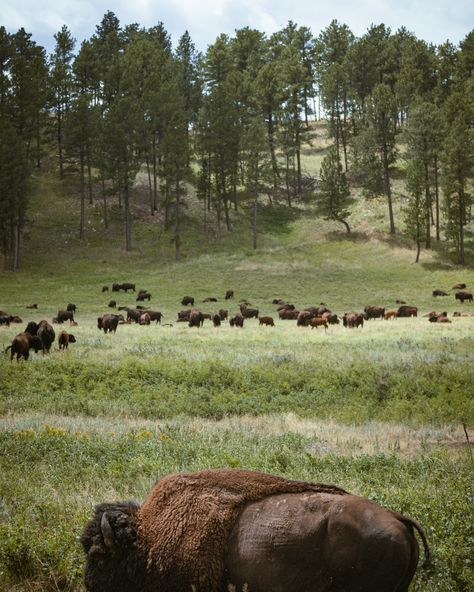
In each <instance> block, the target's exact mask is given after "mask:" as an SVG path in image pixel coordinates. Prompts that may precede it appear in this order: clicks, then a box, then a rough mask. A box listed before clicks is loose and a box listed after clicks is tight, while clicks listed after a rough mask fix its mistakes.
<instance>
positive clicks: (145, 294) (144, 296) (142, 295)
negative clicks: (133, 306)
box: [136, 292, 151, 302]
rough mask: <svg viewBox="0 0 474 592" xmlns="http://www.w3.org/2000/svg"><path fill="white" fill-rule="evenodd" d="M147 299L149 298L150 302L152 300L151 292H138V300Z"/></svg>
mask: <svg viewBox="0 0 474 592" xmlns="http://www.w3.org/2000/svg"><path fill="white" fill-rule="evenodd" d="M145 300H148V302H150V300H151V294H150V293H149V292H139V293H138V294H137V298H136V301H137V302H145Z"/></svg>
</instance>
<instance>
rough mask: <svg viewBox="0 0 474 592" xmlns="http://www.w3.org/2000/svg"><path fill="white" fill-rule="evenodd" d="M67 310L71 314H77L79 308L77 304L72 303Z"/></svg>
mask: <svg viewBox="0 0 474 592" xmlns="http://www.w3.org/2000/svg"><path fill="white" fill-rule="evenodd" d="M66 310H67V311H69V312H76V310H77V306H76V305H75V304H73V303H72V302H70V303H69V304H68V305H67V306H66Z"/></svg>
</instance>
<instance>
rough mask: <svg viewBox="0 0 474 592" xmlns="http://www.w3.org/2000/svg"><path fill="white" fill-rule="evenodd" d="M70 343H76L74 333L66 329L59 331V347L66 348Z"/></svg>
mask: <svg viewBox="0 0 474 592" xmlns="http://www.w3.org/2000/svg"><path fill="white" fill-rule="evenodd" d="M70 343H76V338H75V337H74V335H73V334H72V333H67V332H66V331H61V333H60V334H59V335H58V345H59V349H63V350H66V349H67V348H68V346H69V344H70Z"/></svg>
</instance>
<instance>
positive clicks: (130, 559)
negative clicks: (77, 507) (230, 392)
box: [81, 469, 430, 592]
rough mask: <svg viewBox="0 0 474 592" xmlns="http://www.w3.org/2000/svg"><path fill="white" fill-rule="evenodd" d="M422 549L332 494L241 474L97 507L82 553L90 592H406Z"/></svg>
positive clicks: (360, 502)
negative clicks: (139, 500)
mask: <svg viewBox="0 0 474 592" xmlns="http://www.w3.org/2000/svg"><path fill="white" fill-rule="evenodd" d="M414 530H417V532H418V533H419V535H420V536H421V539H422V541H423V545H424V550H425V564H428V563H429V561H430V555H429V549H428V546H427V542H426V538H425V535H424V532H423V530H422V529H421V527H420V526H419V525H418V524H417V523H416V522H415V521H414V520H412V519H411V518H408V517H406V516H402V515H401V514H399V513H397V512H393V511H392V510H388V509H385V508H382V507H381V506H379V505H377V504H375V503H374V502H371V501H369V500H367V499H365V498H362V497H359V496H356V495H352V494H350V493H347V492H346V491H344V490H343V489H340V488H338V487H335V486H332V485H323V484H318V483H307V482H304V481H290V480H287V479H283V478H281V477H276V476H273V475H268V474H265V473H258V472H253V471H243V470H228V469H220V470H219V469H218V470H208V471H202V472H199V473H188V474H178V475H169V476H167V477H164V478H162V479H160V480H159V481H158V482H157V484H156V485H155V487H154V489H153V491H152V492H151V494H150V495H149V497H148V498H147V499H146V500H145V502H144V504H143V505H142V506H139V505H138V504H135V503H133V502H119V503H111V504H100V505H99V506H97V507H96V508H95V514H94V517H93V518H92V520H91V521H90V522H89V523H88V525H87V526H86V528H85V530H84V532H83V534H82V537H81V543H82V545H83V548H84V551H85V553H86V565H85V569H84V580H85V586H86V589H87V590H88V591H89V592H158V591H160V590H166V592H183V591H187V590H189V591H191V590H194V591H195V592H224V591H225V592H227V591H228V590H236V591H239V592H240V591H242V590H248V591H249V592H269V591H271V590H273V591H277V590H279V591H284V592H321V591H322V590H324V592H368V591H376V592H407V591H408V586H409V584H410V582H411V580H412V578H413V575H414V573H415V570H416V567H417V564H418V555H419V549H418V543H417V540H416V537H415V535H414Z"/></svg>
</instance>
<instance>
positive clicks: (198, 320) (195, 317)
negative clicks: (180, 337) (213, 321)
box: [188, 308, 204, 327]
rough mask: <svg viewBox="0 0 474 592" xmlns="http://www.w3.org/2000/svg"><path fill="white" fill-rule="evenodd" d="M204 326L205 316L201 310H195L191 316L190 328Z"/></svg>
mask: <svg viewBox="0 0 474 592" xmlns="http://www.w3.org/2000/svg"><path fill="white" fill-rule="evenodd" d="M203 325H204V315H203V314H202V312H201V311H200V310H197V309H195V308H194V309H193V310H191V313H190V315H189V322H188V326H189V327H202V326H203Z"/></svg>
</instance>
